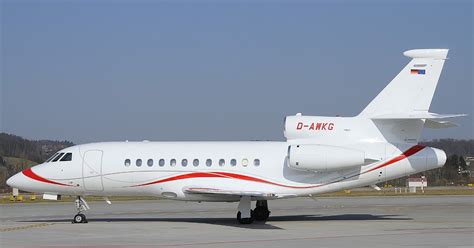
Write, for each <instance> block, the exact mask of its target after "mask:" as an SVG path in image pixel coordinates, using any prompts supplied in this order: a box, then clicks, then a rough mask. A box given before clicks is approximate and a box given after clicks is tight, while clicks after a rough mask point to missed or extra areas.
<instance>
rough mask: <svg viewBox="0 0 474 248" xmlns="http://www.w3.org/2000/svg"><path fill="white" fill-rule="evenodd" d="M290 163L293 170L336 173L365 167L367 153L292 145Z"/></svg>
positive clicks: (342, 148) (289, 153) (289, 154)
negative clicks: (356, 167)
mask: <svg viewBox="0 0 474 248" xmlns="http://www.w3.org/2000/svg"><path fill="white" fill-rule="evenodd" d="M288 161H289V167H290V168H293V169H298V170H310V171H336V170H342V169H347V168H350V167H355V166H362V165H364V162H365V153H364V152H362V151H358V150H354V149H350V148H345V147H339V146H328V145H311V144H310V145H291V146H290V147H289V148H288Z"/></svg>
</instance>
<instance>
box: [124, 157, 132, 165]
mask: <svg viewBox="0 0 474 248" xmlns="http://www.w3.org/2000/svg"><path fill="white" fill-rule="evenodd" d="M123 164H124V165H125V166H127V167H129V166H130V164H131V162H130V159H128V158H127V159H125V162H124V163H123Z"/></svg>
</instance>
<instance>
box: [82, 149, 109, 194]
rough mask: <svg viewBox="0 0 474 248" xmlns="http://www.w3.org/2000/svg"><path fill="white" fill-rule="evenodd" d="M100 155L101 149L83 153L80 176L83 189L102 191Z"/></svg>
mask: <svg viewBox="0 0 474 248" xmlns="http://www.w3.org/2000/svg"><path fill="white" fill-rule="evenodd" d="M102 155H103V152H102V151H101V150H89V151H86V152H85V153H84V160H83V162H82V177H83V179H84V190H86V191H103V190H104V186H103V184H102Z"/></svg>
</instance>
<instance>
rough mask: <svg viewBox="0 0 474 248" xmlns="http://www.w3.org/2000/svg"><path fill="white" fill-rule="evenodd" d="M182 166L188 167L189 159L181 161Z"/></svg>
mask: <svg viewBox="0 0 474 248" xmlns="http://www.w3.org/2000/svg"><path fill="white" fill-rule="evenodd" d="M181 165H182V166H183V167H186V166H188V160H187V159H183V160H181Z"/></svg>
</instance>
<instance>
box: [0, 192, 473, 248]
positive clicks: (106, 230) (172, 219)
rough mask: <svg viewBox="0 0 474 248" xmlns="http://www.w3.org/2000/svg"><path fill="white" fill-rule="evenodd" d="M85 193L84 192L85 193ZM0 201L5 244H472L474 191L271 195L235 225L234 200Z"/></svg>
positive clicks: (1, 242) (1, 233) (0, 241)
mask: <svg viewBox="0 0 474 248" xmlns="http://www.w3.org/2000/svg"><path fill="white" fill-rule="evenodd" d="M86 199H87V198H86ZM89 205H90V207H91V210H89V211H88V212H87V213H86V215H87V218H88V220H89V223H87V224H71V220H72V217H73V216H74V214H75V207H74V205H73V203H72V202H70V203H57V202H56V203H55V202H53V203H31V204H30V203H15V204H3V205H0V221H1V226H0V247H262V246H269V247H272V248H276V247H285V248H287V247H291V248H294V247H377V248H380V247H474V196H472V195H470V196H421V197H420V196H416V197H415V196H404V197H387V196H380V197H377V196H376V197H322V198H319V199H317V200H316V201H315V200H313V199H311V198H296V199H286V200H276V201H269V207H270V210H271V211H272V213H271V216H270V218H269V220H268V221H267V222H266V223H262V222H254V224H250V225H241V224H238V223H237V221H236V219H235V215H236V208H237V203H196V202H179V201H169V200H156V201H123V202H113V203H112V205H108V204H107V203H105V202H89Z"/></svg>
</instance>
